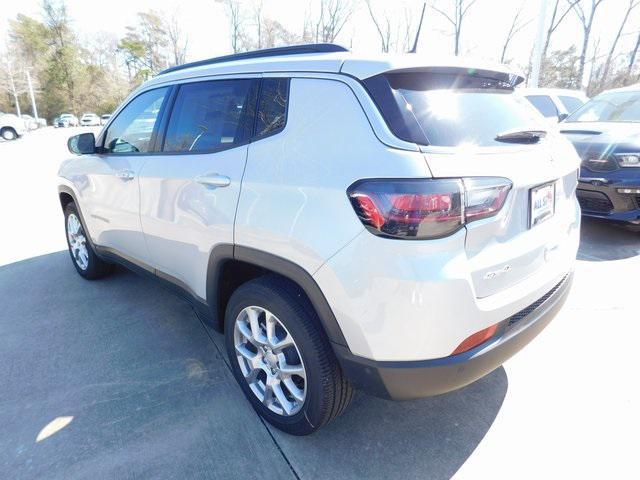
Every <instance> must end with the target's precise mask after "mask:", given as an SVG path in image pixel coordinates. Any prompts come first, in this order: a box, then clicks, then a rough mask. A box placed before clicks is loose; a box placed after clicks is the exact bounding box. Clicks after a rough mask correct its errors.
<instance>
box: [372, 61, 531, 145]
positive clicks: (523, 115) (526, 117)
mask: <svg viewBox="0 0 640 480" xmlns="http://www.w3.org/2000/svg"><path fill="white" fill-rule="evenodd" d="M381 77H382V78H381ZM365 83H366V86H367V88H368V89H369V91H370V93H371V94H372V96H373V97H374V100H375V101H376V103H377V104H378V106H379V107H380V109H381V111H382V114H383V116H384V117H385V120H386V121H387V123H388V124H389V127H390V128H391V130H392V131H393V132H394V134H395V135H396V136H397V137H399V138H402V139H403V140H408V141H410V142H416V143H420V144H428V145H437V146H446V147H453V146H458V145H465V146H504V145H505V144H504V143H502V142H497V141H496V140H495V138H496V136H498V135H499V134H501V133H503V132H506V131H509V130H514V129H531V128H532V127H535V126H539V115H538V114H537V113H536V112H535V110H534V109H533V108H532V107H531V105H530V104H529V103H528V102H527V101H526V100H525V99H524V98H522V97H520V96H519V95H516V94H515V93H514V92H513V88H512V87H511V85H510V84H509V83H508V82H505V81H501V80H497V79H494V78H486V77H482V76H474V75H468V74H453V73H435V72H416V73H393V74H387V75H382V76H378V77H373V81H372V79H369V80H367V81H366V82H365Z"/></svg>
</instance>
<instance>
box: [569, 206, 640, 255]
mask: <svg viewBox="0 0 640 480" xmlns="http://www.w3.org/2000/svg"><path fill="white" fill-rule="evenodd" d="M638 255H640V232H633V231H631V230H628V229H626V228H625V227H623V226H620V225H616V224H614V223H611V222H608V221H606V220H599V219H596V218H586V217H583V218H582V227H581V229H580V248H579V249H578V260H584V261H588V262H606V261H610V260H622V259H625V258H631V257H635V256H638Z"/></svg>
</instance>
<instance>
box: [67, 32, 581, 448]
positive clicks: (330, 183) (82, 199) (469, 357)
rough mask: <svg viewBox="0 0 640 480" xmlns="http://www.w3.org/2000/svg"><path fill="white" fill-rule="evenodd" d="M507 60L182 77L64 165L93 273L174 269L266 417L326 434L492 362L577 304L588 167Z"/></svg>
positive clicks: (344, 54)
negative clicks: (361, 407) (365, 411)
mask: <svg viewBox="0 0 640 480" xmlns="http://www.w3.org/2000/svg"><path fill="white" fill-rule="evenodd" d="M521 81H522V77H520V76H517V75H514V74H512V73H510V72H509V71H507V70H505V67H503V66H486V65H476V64H473V65H470V64H467V63H464V62H462V61H461V60H460V59H454V60H450V61H428V60H427V59H425V58H424V57H422V56H419V55H415V54H414V55H405V56H400V57H388V56H382V55H380V56H376V57H372V58H363V57H359V56H356V55H353V54H351V53H350V52H348V51H347V50H345V49H344V48H342V47H339V46H337V45H331V44H322V45H304V46H294V47H283V48H276V49H268V50H262V51H257V52H249V53H243V54H237V55H231V56H228V57H221V58H215V59H211V60H206V61H201V62H196V63H192V64H188V65H183V66H179V67H174V68H170V69H168V70H166V71H164V72H162V73H161V74H159V75H157V76H156V77H155V78H153V79H152V80H150V81H148V82H147V83H145V84H144V85H142V86H141V87H140V88H139V89H137V90H136V91H135V92H134V93H132V94H131V95H130V96H129V98H128V99H127V100H126V101H125V102H124V103H123V105H122V106H121V107H120V108H119V109H118V110H117V111H116V112H115V113H114V115H113V117H112V118H111V119H110V120H109V122H108V123H107V125H106V126H105V127H104V129H103V130H102V132H101V133H100V134H99V136H98V138H97V139H95V138H94V136H93V134H92V133H83V134H81V135H77V136H75V137H72V138H71V139H69V148H70V150H71V151H72V152H73V153H75V154H78V155H79V156H76V157H74V158H72V159H70V160H67V161H66V162H64V163H63V165H62V166H61V168H60V172H59V195H60V202H61V204H62V208H63V210H64V214H65V220H66V229H67V238H68V243H69V251H70V253H71V258H72V260H73V263H74V266H75V268H76V270H77V271H78V273H79V274H80V275H82V276H83V277H85V278H88V279H95V278H100V277H102V276H104V275H106V274H108V273H109V272H110V271H111V268H112V264H113V263H114V262H117V263H120V264H124V265H125V266H128V267H130V268H131V269H134V270H136V271H138V272H141V273H144V274H148V275H150V276H153V277H154V278H156V279H158V280H161V281H162V282H163V283H165V284H166V285H168V286H170V287H172V288H174V289H175V290H176V291H177V292H179V293H181V294H182V295H183V296H184V297H186V298H187V299H189V300H190V301H191V302H192V304H193V306H194V309H195V311H196V312H197V313H198V315H199V316H200V318H202V319H205V320H206V321H208V322H211V323H212V324H213V325H215V326H217V327H218V328H220V329H221V330H223V331H224V333H225V339H226V348H227V351H228V355H229V360H230V362H231V367H232V369H233V373H234V375H235V377H236V379H237V380H238V382H239V384H240V386H241V387H242V390H243V391H244V393H245V395H246V396H247V398H248V399H249V401H250V402H251V403H252V405H253V407H254V408H255V409H256V410H257V412H258V413H259V414H260V415H262V416H263V417H264V418H265V419H266V420H267V421H269V422H270V423H272V424H273V425H275V426H276V427H277V428H280V429H282V430H284V431H286V432H289V433H292V434H296V435H304V434H308V433H310V432H313V431H315V430H316V429H318V428H320V427H322V426H323V425H325V424H326V423H327V422H329V421H330V420H331V419H333V418H334V417H336V416H338V415H339V414H340V413H341V412H343V411H344V410H345V408H346V407H347V406H348V404H349V402H350V401H351V399H352V397H353V391H354V390H353V389H354V388H360V389H363V390H365V391H368V392H370V393H373V394H375V395H378V396H381V397H385V398H391V399H411V398H417V397H423V396H428V395H435V394H440V393H444V392H448V391H451V390H454V389H457V388H459V387H462V386H464V385H467V384H469V383H470V382H473V381H475V380H476V379H478V378H480V377H482V376H484V375H486V374H487V373H489V372H491V371H492V370H494V369H495V368H497V367H498V366H499V365H501V364H502V363H503V362H504V361H505V360H506V359H508V358H509V357H510V356H511V355H513V354H514V353H515V352H517V351H518V350H520V349H521V348H522V347H523V346H524V345H526V344H527V343H528V342H529V341H530V340H531V339H532V338H534V337H535V336H536V335H537V334H538V333H539V332H540V331H541V330H542V329H543V328H544V327H545V326H546V325H547V324H548V323H549V321H550V320H551V319H552V318H553V317H554V315H555V314H556V313H557V311H558V310H559V308H560V307H561V305H562V304H563V302H564V300H565V298H566V296H567V293H568V291H569V287H570V284H571V278H572V269H573V264H574V260H575V256H576V250H577V246H578V232H579V226H580V210H579V207H578V204H577V202H576V199H575V189H576V183H577V170H578V166H579V159H578V157H577V155H576V153H575V151H574V149H573V147H572V146H571V145H570V144H569V143H568V141H567V140H565V139H564V138H561V137H560V136H559V135H558V134H556V133H554V132H551V131H550V132H548V133H547V132H545V131H544V130H545V129H546V128H547V127H546V126H545V123H544V121H543V120H542V119H541V117H540V115H539V114H538V113H537V112H536V111H535V110H534V109H533V107H532V106H531V105H529V104H528V102H527V101H526V100H524V99H522V98H521V96H519V95H517V94H514V86H515V85H516V84H518V83H519V82H521Z"/></svg>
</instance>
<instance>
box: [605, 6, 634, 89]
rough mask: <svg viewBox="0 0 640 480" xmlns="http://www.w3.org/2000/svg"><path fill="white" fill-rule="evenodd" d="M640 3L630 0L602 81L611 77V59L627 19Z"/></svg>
mask: <svg viewBox="0 0 640 480" xmlns="http://www.w3.org/2000/svg"><path fill="white" fill-rule="evenodd" d="M638 5H640V0H629V5H628V6H627V11H626V12H625V15H624V18H623V19H622V23H621V24H620V28H619V29H618V33H616V36H615V38H614V40H613V43H612V44H611V48H610V49H609V54H608V55H607V60H606V61H605V63H604V69H603V71H602V76H601V83H604V82H606V81H607V78H608V77H609V70H610V69H611V61H612V60H613V55H614V53H615V51H616V47H617V46H618V41H619V40H620V37H621V36H622V31H623V30H624V27H625V25H626V24H627V20H629V15H630V14H631V11H632V10H633V9H634V8H636V7H637V6H638Z"/></svg>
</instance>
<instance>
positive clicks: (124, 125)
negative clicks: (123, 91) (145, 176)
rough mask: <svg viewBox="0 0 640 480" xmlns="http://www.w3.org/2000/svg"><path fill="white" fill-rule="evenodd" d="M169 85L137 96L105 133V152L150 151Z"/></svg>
mask: <svg viewBox="0 0 640 480" xmlns="http://www.w3.org/2000/svg"><path fill="white" fill-rule="evenodd" d="M167 91H168V88H166V87H164V88H156V89H154V90H149V91H148V92H144V93H142V94H140V95H138V96H137V97H136V98H134V99H133V100H132V101H131V102H130V103H129V104H128V105H127V106H126V107H125V108H124V109H123V110H122V111H121V112H120V113H119V114H118V116H117V117H116V119H115V120H114V121H113V122H112V123H111V125H110V126H109V130H107V133H106V135H105V141H104V147H103V151H104V153H133V154H135V153H146V152H149V151H150V149H151V146H152V145H151V138H152V135H153V130H154V128H155V125H156V120H157V119H158V113H159V112H160V108H161V107H162V102H163V101H164V98H165V96H166V94H167Z"/></svg>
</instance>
